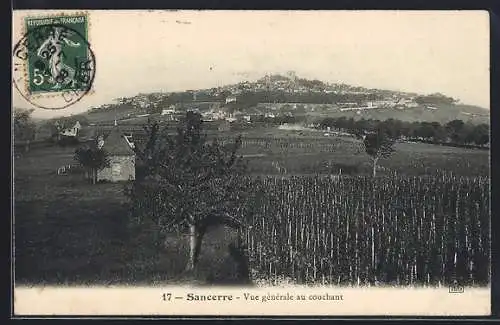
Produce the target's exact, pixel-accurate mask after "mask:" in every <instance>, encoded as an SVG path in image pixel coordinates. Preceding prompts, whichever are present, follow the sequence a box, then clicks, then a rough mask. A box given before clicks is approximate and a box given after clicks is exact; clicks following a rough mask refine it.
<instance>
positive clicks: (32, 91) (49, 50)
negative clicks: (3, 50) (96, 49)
mask: <svg viewBox="0 0 500 325" xmlns="http://www.w3.org/2000/svg"><path fill="white" fill-rule="evenodd" d="M23 27H24V28H23V29H24V30H25V33H24V36H23V38H22V39H21V40H20V41H19V42H18V44H17V46H16V47H15V49H14V58H15V60H14V66H15V67H14V70H15V72H16V71H21V72H20V73H19V76H18V77H17V78H15V79H14V82H15V83H16V87H17V88H18V90H19V91H20V92H21V94H22V95H23V97H24V98H25V99H26V100H28V101H29V102H31V103H32V104H34V105H36V106H39V107H42V108H48V109H58V108H64V107H67V106H69V105H71V104H73V103H75V102H77V101H79V100H80V99H81V98H82V97H83V96H84V95H85V94H87V93H88V92H89V90H90V89H91V86H92V82H93V78H94V74H95V57H94V55H93V53H92V50H91V49H90V43H89V41H88V28H89V21H88V15H87V14H83V13H82V14H73V15H53V16H45V17H26V18H25V19H24V26H23ZM47 98H52V99H51V101H49V102H47ZM43 99H45V101H44V100H43ZM41 102H43V104H41Z"/></svg>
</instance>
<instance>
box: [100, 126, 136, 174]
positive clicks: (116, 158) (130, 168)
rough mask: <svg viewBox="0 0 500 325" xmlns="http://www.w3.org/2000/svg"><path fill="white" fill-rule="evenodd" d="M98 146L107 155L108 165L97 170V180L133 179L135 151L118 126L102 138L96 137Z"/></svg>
mask: <svg viewBox="0 0 500 325" xmlns="http://www.w3.org/2000/svg"><path fill="white" fill-rule="evenodd" d="M98 147H100V148H102V149H104V150H105V151H106V152H107V153H108V155H109V161H110V166H109V167H106V168H104V169H102V170H100V171H98V172H97V181H102V180H106V181H110V182H118V181H128V180H134V179H135V152H134V150H132V148H131V146H130V144H129V141H128V140H127V139H126V137H125V136H124V135H123V134H122V132H121V131H120V130H119V128H118V127H114V128H113V130H112V131H111V133H110V134H109V135H108V136H107V137H106V138H104V137H103V136H100V137H99V138H98Z"/></svg>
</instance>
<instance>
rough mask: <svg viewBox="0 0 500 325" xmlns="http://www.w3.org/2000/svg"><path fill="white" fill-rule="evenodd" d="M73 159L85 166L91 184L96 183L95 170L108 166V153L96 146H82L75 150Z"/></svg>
mask: <svg viewBox="0 0 500 325" xmlns="http://www.w3.org/2000/svg"><path fill="white" fill-rule="evenodd" d="M74 159H75V160H76V161H77V162H78V164H79V165H80V166H82V167H83V168H85V170H86V175H87V177H88V178H89V179H90V181H91V183H92V184H95V183H97V172H98V171H100V170H102V169H104V168H106V167H109V166H110V161H109V157H108V153H107V152H106V151H105V150H104V149H102V148H101V149H99V148H97V146H96V147H82V148H78V149H76V150H75V156H74Z"/></svg>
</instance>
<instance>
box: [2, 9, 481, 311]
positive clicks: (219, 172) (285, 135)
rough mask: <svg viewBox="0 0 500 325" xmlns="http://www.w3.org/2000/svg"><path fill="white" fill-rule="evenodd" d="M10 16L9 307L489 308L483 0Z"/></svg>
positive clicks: (23, 12) (19, 12) (49, 12)
mask: <svg viewBox="0 0 500 325" xmlns="http://www.w3.org/2000/svg"><path fill="white" fill-rule="evenodd" d="M12 27H13V39H12V42H13V43H12V76H13V77H12V98H13V108H12V124H13V129H12V130H13V131H12V134H13V137H12V143H13V149H12V152H11V159H12V162H13V171H12V172H13V196H12V201H13V203H12V204H13V207H14V209H13V215H12V235H13V252H12V257H13V258H12V261H13V264H12V268H13V275H14V281H15V282H14V292H13V295H14V311H13V312H14V316H16V317H23V316H54V315H58V316H68V317H71V316H75V315H78V316H80V317H81V316H96V315H101V316H102V315H107V316H111V315H114V316H139V315H140V316H148V315H157V316H158V315H160V316H179V317H181V316H220V317H223V316H254V317H259V316H269V315H272V316H380V315H384V316H486V315H490V312H491V310H490V309H491V307H490V305H491V304H490V300H491V298H490V286H491V276H490V268H491V257H490V254H491V247H490V238H491V236H490V219H491V212H490V204H491V199H490V184H491V178H490V85H489V59H490V58H489V16H488V12H486V11H397V10H394V11H370V10H360V11H349V10H345V11H293V10H292V11H280V10H274V11H251V10H248V11H245V10H239V11H236V10H234V11H231V10H227V11H215V10H196V11H195V10H192V11H190V10H15V11H14V12H13V21H12Z"/></svg>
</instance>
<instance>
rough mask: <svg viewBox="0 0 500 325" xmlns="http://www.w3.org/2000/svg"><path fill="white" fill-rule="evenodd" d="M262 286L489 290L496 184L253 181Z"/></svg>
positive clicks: (253, 240) (256, 263)
mask: <svg viewBox="0 0 500 325" xmlns="http://www.w3.org/2000/svg"><path fill="white" fill-rule="evenodd" d="M247 181H248V182H252V184H251V185H252V186H253V188H254V189H255V191H254V194H255V195H254V196H253V198H252V199H251V200H250V202H249V204H248V209H247V210H246V212H245V213H246V216H245V217H246V218H247V220H248V223H249V224H250V228H249V229H248V230H247V231H246V234H245V235H244V237H245V241H246V244H247V245H248V252H249V256H250V262H251V263H250V264H251V268H252V269H253V271H254V273H255V277H256V278H257V279H265V280H266V281H268V282H271V283H277V282H279V281H281V280H282V279H284V278H287V279H288V280H289V281H291V282H293V283H299V284H338V285H373V284H387V285H439V284H446V283H452V282H453V281H454V280H457V281H459V282H460V283H463V284H467V285H483V284H486V283H488V282H489V254H490V253H489V238H490V237H489V229H490V227H489V225H490V224H489V219H490V210H489V179H488V178H486V177H484V178H483V177H474V178H466V177H457V176H444V175H443V176H441V177H405V178H403V177H392V178H375V179H373V178H368V177H336V178H335V177H291V178H281V179H280V178H272V177H266V178H260V179H248V180H247Z"/></svg>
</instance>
